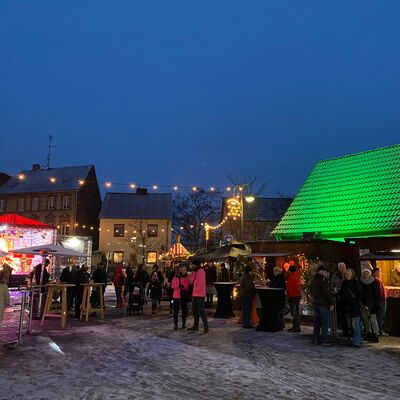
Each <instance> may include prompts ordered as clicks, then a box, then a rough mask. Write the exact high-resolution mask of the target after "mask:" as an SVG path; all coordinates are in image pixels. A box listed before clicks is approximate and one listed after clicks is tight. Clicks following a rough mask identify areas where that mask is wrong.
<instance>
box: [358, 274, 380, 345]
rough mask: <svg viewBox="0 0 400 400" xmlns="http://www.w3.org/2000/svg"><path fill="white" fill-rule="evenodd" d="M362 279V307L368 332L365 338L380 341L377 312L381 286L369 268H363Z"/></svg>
mask: <svg viewBox="0 0 400 400" xmlns="http://www.w3.org/2000/svg"><path fill="white" fill-rule="evenodd" d="M360 281H361V287H362V290H363V296H362V304H363V307H362V308H361V312H362V317H363V321H364V327H365V333H366V337H365V338H366V339H367V340H369V341H370V342H373V343H378V342H379V325H378V320H377V314H379V312H380V298H379V286H378V283H377V282H376V280H375V278H374V277H373V276H372V273H371V270H370V269H369V268H365V269H363V271H362V274H361V279H360Z"/></svg>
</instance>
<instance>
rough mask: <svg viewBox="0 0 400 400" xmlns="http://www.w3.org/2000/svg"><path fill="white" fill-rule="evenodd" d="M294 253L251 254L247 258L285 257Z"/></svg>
mask: <svg viewBox="0 0 400 400" xmlns="http://www.w3.org/2000/svg"><path fill="white" fill-rule="evenodd" d="M294 254H295V253H293V252H290V253H287V252H286V253H251V254H249V257H286V256H292V255H294Z"/></svg>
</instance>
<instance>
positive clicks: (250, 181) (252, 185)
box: [226, 173, 267, 196]
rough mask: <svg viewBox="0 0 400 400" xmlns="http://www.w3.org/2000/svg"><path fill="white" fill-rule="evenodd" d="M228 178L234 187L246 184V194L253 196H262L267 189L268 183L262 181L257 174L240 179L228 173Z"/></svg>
mask: <svg viewBox="0 0 400 400" xmlns="http://www.w3.org/2000/svg"><path fill="white" fill-rule="evenodd" d="M226 178H227V179H228V181H229V182H230V183H231V184H232V185H234V186H242V185H245V184H246V185H247V187H245V190H246V194H251V195H253V196H262V195H263V194H264V193H265V190H266V188H267V183H266V182H263V181H261V178H260V177H259V176H258V175H257V174H255V175H253V174H251V175H249V176H244V177H240V176H237V175H234V174H232V173H227V174H226Z"/></svg>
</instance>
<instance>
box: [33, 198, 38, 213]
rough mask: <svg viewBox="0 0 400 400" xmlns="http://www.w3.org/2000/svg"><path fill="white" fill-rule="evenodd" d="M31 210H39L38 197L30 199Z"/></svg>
mask: <svg viewBox="0 0 400 400" xmlns="http://www.w3.org/2000/svg"><path fill="white" fill-rule="evenodd" d="M32 211H39V197H34V198H33V199H32Z"/></svg>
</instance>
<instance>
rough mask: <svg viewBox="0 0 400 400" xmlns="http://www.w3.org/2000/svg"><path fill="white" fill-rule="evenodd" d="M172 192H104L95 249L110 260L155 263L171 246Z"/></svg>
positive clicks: (144, 190) (138, 190) (142, 190)
mask: <svg viewBox="0 0 400 400" xmlns="http://www.w3.org/2000/svg"><path fill="white" fill-rule="evenodd" d="M171 228H172V195H171V194H170V193H148V192H147V189H141V188H138V189H137V191H136V193H107V194H106V196H105V198H104V202H103V206H102V209H101V213H100V245H99V249H100V251H101V252H104V253H105V254H106V255H108V256H109V259H110V260H111V261H112V262H114V263H122V262H124V263H130V264H146V265H151V264H154V263H156V262H158V260H159V257H160V255H161V254H163V253H165V252H166V251H167V250H168V249H169V247H170V246H171Z"/></svg>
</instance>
